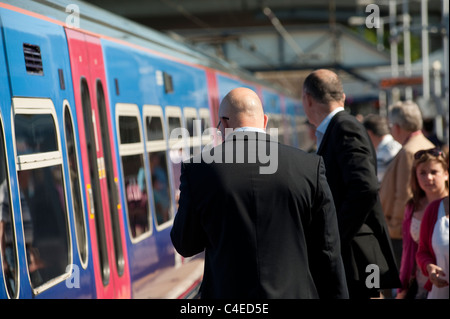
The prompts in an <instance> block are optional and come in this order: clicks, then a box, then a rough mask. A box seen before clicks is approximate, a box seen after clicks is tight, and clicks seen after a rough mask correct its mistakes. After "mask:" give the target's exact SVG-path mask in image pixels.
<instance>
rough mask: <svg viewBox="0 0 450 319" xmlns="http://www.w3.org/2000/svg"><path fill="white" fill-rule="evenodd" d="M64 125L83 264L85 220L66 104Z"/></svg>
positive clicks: (84, 260) (72, 136) (77, 233)
mask: <svg viewBox="0 0 450 319" xmlns="http://www.w3.org/2000/svg"><path fill="white" fill-rule="evenodd" d="M64 125H65V132H66V147H67V157H68V159H69V176H70V186H71V187H70V189H71V192H72V202H73V211H74V218H75V230H76V235H77V244H78V253H79V254H80V258H81V262H82V263H83V264H84V265H85V264H86V263H87V235H86V221H85V219H84V214H83V205H82V198H81V180H80V176H79V171H78V159H77V151H76V144H75V143H76V142H75V133H74V130H73V122H72V116H71V114H70V111H69V108H68V107H67V106H66V109H65V111H64Z"/></svg>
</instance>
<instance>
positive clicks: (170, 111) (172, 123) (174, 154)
mask: <svg viewBox="0 0 450 319" xmlns="http://www.w3.org/2000/svg"><path fill="white" fill-rule="evenodd" d="M166 119H167V126H168V127H169V148H170V150H169V155H170V161H171V165H172V173H173V175H172V185H173V191H174V194H173V198H174V199H175V203H176V205H177V208H178V200H179V198H180V190H179V188H180V175H181V162H182V161H184V160H186V159H188V158H189V154H187V151H188V150H189V149H188V146H189V145H188V143H187V142H188V141H186V140H185V139H184V138H183V137H182V136H180V135H179V134H174V132H176V131H174V130H175V129H177V128H183V126H182V125H181V109H180V108H179V107H174V106H167V107H166Z"/></svg>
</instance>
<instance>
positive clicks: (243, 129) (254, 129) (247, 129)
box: [234, 126, 266, 134]
mask: <svg viewBox="0 0 450 319" xmlns="http://www.w3.org/2000/svg"><path fill="white" fill-rule="evenodd" d="M234 132H259V133H264V134H266V130H264V129H262V128H257V127H250V126H245V127H238V128H237V129H235V130H234Z"/></svg>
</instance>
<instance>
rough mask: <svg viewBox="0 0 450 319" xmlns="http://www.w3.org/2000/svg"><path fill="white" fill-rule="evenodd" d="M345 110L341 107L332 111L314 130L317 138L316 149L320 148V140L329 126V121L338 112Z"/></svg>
mask: <svg viewBox="0 0 450 319" xmlns="http://www.w3.org/2000/svg"><path fill="white" fill-rule="evenodd" d="M344 110H345V109H344V108H343V107H341V106H340V107H337V108H336V109H334V110H333V112H331V113H330V114H328V115H327V116H326V117H325V118H324V119H323V120H322V122H320V124H319V126H317V128H316V136H317V149H319V147H320V143H322V138H323V136H324V135H325V132H326V131H327V128H328V124H330V121H331V119H332V118H333V117H334V116H335V115H336V114H337V113H339V112H342V111H344Z"/></svg>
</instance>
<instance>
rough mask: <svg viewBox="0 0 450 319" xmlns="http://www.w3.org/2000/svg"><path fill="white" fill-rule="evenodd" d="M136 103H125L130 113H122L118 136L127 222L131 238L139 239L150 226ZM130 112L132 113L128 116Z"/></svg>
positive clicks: (125, 110) (124, 108)
mask: <svg viewBox="0 0 450 319" xmlns="http://www.w3.org/2000/svg"><path fill="white" fill-rule="evenodd" d="M133 106H134V105H133ZM133 106H129V105H125V106H124V107H123V111H124V112H126V113H127V115H120V116H119V135H120V143H121V144H120V157H121V160H122V172H123V180H124V183H125V196H126V199H127V212H128V224H129V227H130V232H131V235H132V237H133V238H137V237H139V236H141V235H142V234H144V233H148V232H149V231H150V230H151V229H150V210H149V205H148V192H147V178H146V174H145V166H144V145H143V144H142V141H141V140H142V139H141V134H140V126H139V118H138V116H137V115H134V114H135V113H136V114H139V110H138V109H137V106H136V109H135V110H133V109H130V107H133ZM120 111H121V110H120V109H119V112H120ZM130 112H131V113H132V115H129V113H130Z"/></svg>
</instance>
